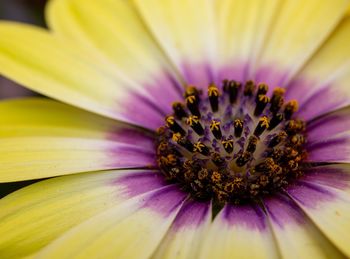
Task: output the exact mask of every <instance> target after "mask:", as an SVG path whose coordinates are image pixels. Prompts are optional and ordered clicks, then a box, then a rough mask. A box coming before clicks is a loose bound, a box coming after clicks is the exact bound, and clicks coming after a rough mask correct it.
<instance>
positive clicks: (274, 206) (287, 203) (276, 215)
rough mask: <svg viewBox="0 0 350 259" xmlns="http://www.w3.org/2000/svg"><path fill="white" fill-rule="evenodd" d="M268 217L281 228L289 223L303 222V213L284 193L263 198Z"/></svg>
mask: <svg viewBox="0 0 350 259" xmlns="http://www.w3.org/2000/svg"><path fill="white" fill-rule="evenodd" d="M264 204H265V207H266V209H267V211H268V213H269V216H270V219H271V220H272V221H273V222H274V223H276V225H278V226H279V227H281V228H283V226H285V225H287V224H288V225H290V224H303V223H304V222H305V215H304V214H303V213H302V211H301V210H300V208H299V207H298V205H296V203H295V202H294V201H292V200H291V199H290V198H288V197H287V196H285V195H274V196H273V197H271V198H267V199H265V200H264Z"/></svg>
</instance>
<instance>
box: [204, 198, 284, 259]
mask: <svg viewBox="0 0 350 259" xmlns="http://www.w3.org/2000/svg"><path fill="white" fill-rule="evenodd" d="M203 239H204V240H203V243H202V246H201V251H200V256H199V258H208V259H210V258H222V259H225V258H227V259H230V258H269V259H270V258H278V251H277V249H276V246H275V240H274V238H273V235H272V233H271V231H270V229H269V226H268V223H267V219H266V216H265V215H264V213H263V211H262V210H260V209H259V208H256V207H253V206H250V205H242V206H233V205H232V206H231V205H227V206H226V207H225V208H224V209H223V210H222V211H221V212H220V213H219V214H218V215H217V216H216V218H215V219H214V222H213V223H212V224H211V226H210V228H209V230H208V232H207V233H205V234H204V235H203Z"/></svg>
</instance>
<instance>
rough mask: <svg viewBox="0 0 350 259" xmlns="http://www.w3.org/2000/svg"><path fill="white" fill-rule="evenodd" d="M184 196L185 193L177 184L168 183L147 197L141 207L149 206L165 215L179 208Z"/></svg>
mask: <svg viewBox="0 0 350 259" xmlns="http://www.w3.org/2000/svg"><path fill="white" fill-rule="evenodd" d="M186 196H187V194H186V193H184V192H183V191H181V190H180V188H179V187H178V186H177V185H170V186H168V187H165V188H163V189H160V190H158V191H155V192H154V193H152V194H151V195H150V196H149V197H147V198H146V200H145V202H144V204H143V207H145V208H150V209H152V210H153V211H155V212H157V213H159V214H161V215H163V216H164V217H166V216H168V215H169V214H171V213H172V212H174V211H175V210H177V209H178V208H179V206H180V205H181V204H182V203H183V201H184V200H185V198H186Z"/></svg>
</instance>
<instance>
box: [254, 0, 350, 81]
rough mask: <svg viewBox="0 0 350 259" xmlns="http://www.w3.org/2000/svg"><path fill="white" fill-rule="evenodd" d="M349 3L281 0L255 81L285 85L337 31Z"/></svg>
mask: <svg viewBox="0 0 350 259" xmlns="http://www.w3.org/2000/svg"><path fill="white" fill-rule="evenodd" d="M348 4H349V1H348V0H337V1H333V0H325V1H318V0H310V1H303V0H287V1H281V2H280V6H279V7H278V13H277V15H276V17H275V19H274V21H273V24H272V25H271V28H270V29H269V32H268V35H267V37H266V39H265V45H264V47H263V48H262V51H261V53H260V55H259V58H258V60H257V63H256V68H257V71H256V80H257V81H259V82H261V81H264V82H266V83H267V84H269V85H271V86H277V85H278V86H285V85H286V83H288V81H289V80H290V79H291V78H292V77H293V76H294V75H295V74H296V73H297V72H298V71H299V70H300V69H301V68H302V66H303V65H304V64H305V63H306V61H307V60H308V59H309V58H310V57H311V56H312V55H313V54H314V53H315V51H316V50H317V49H318V48H319V46H320V45H321V44H322V43H323V42H324V41H325V40H326V39H327V37H328V36H329V35H330V33H331V32H332V31H333V30H334V29H335V28H336V26H337V24H338V23H339V22H340V20H341V19H342V17H343V16H344V15H345V13H346V9H347V7H348Z"/></svg>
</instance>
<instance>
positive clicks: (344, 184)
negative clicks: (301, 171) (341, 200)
mask: <svg viewBox="0 0 350 259" xmlns="http://www.w3.org/2000/svg"><path fill="white" fill-rule="evenodd" d="M349 172H350V166H347V165H343V167H341V166H340V165H338V166H337V165H334V166H333V167H331V166H321V167H314V168H310V169H308V170H306V171H305V175H304V176H303V178H302V180H303V181H306V182H310V183H316V184H320V185H325V186H329V187H333V188H336V189H339V190H346V189H350V173H349Z"/></svg>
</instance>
